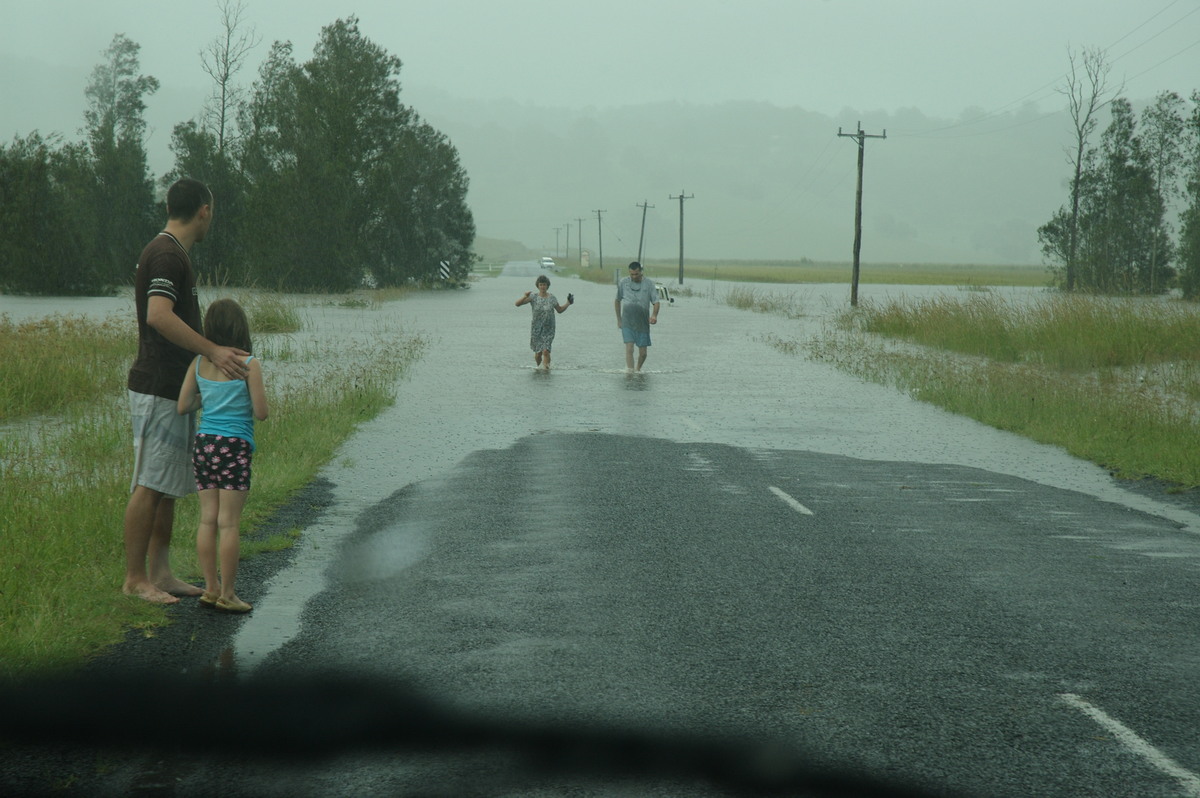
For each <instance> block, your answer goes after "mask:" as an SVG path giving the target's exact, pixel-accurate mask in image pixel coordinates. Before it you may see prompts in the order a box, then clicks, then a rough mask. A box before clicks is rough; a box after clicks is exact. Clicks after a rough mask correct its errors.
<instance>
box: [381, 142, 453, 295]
mask: <svg viewBox="0 0 1200 798" xmlns="http://www.w3.org/2000/svg"><path fill="white" fill-rule="evenodd" d="M372 182H373V184H374V185H373V186H372V189H371V195H372V196H374V197H377V198H379V200H380V202H379V203H378V205H377V206H376V213H375V215H374V218H373V220H372V223H371V224H372V228H373V237H376V236H377V237H378V240H379V242H380V243H381V245H382V247H381V250H380V255H381V257H380V258H379V259H378V260H377V261H376V262H375V266H374V268H373V270H372V276H373V277H374V278H375V279H376V281H377V282H378V283H379V284H380V285H400V284H403V283H405V282H408V281H412V280H416V281H422V280H427V279H430V278H431V277H432V276H433V274H432V272H433V270H434V268H436V266H437V264H440V263H441V262H442V261H445V262H446V263H448V264H449V266H450V278H451V279H452V280H454V281H456V282H458V281H461V280H463V279H465V277H466V276H467V274H468V273H469V271H470V268H471V266H472V264H473V263H474V262H475V260H476V258H475V256H474V255H473V254H472V252H471V245H472V243H473V242H474V240H475V221H474V218H473V217H472V215H471V212H470V210H468V208H467V202H466V197H467V188H468V183H469V181H468V178H467V174H466V171H465V170H464V169H463V168H462V166H461V164H460V163H459V159H458V152H457V150H455V149H454V146H453V145H452V144H451V143H450V141H449V139H448V138H447V137H446V136H445V135H444V134H443V133H441V132H440V131H438V130H435V129H434V128H433V127H431V126H430V125H428V124H426V123H424V122H422V121H420V120H414V122H413V124H411V125H409V126H408V127H406V129H405V130H404V133H403V137H402V139H401V141H400V142H399V146H398V147H396V148H395V149H394V150H393V151H392V157H391V158H390V159H388V160H387V161H386V162H385V163H384V164H382V165H381V168H378V169H376V170H375V172H374V173H373V176H372Z"/></svg>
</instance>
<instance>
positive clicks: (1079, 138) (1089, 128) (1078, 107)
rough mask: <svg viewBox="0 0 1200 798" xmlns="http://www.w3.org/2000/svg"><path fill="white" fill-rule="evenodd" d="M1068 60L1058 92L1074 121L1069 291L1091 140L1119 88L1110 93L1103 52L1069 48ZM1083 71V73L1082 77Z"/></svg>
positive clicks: (1074, 269)
mask: <svg viewBox="0 0 1200 798" xmlns="http://www.w3.org/2000/svg"><path fill="white" fill-rule="evenodd" d="M1067 60H1068V62H1069V63H1070V68H1069V70H1068V72H1067V83H1066V86H1064V87H1062V88H1061V89H1059V90H1058V91H1059V93H1060V94H1064V95H1066V97H1067V104H1068V110H1069V111H1070V113H1071V122H1072V124H1073V126H1074V128H1075V142H1074V144H1075V149H1074V152H1070V151H1069V152H1068V158H1069V160H1070V162H1071V164H1072V165H1073V166H1074V167H1075V175H1074V177H1073V178H1072V180H1071V221H1070V230H1069V232H1068V235H1067V263H1066V267H1067V279H1066V289H1067V291H1074V290H1075V282H1076V277H1077V272H1078V261H1077V256H1078V248H1079V201H1080V190H1081V185H1082V181H1083V163H1084V158H1085V157H1086V156H1087V148H1088V140H1089V139H1090V138H1091V135H1092V132H1093V131H1095V129H1096V125H1097V124H1099V120H1098V119H1097V118H1096V116H1097V114H1098V112H1099V111H1100V109H1101V108H1103V107H1104V106H1105V105H1106V104H1107V103H1108V102H1109V101H1111V99H1112V97H1113V95H1114V94H1116V92H1117V91H1119V89H1118V90H1116V91H1109V88H1108V72H1109V69H1110V66H1109V63H1108V56H1107V54H1106V53H1105V52H1104V50H1101V49H1099V48H1087V49H1084V50H1083V52H1082V53H1081V54H1079V55H1078V56H1077V55H1076V53H1075V52H1074V51H1073V50H1070V49H1068V50H1067ZM1080 70H1082V72H1083V74H1082V75H1081V74H1080Z"/></svg>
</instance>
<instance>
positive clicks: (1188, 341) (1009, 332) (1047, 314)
mask: <svg viewBox="0 0 1200 798" xmlns="http://www.w3.org/2000/svg"><path fill="white" fill-rule="evenodd" d="M861 315H862V322H861V323H862V325H863V329H865V330H866V331H867V332H873V333H880V334H882V335H886V336H889V337H893V338H900V339H903V340H907V341H912V342H914V343H920V344H925V345H928V346H934V347H938V348H941V349H948V350H951V351H954V352H962V353H964V354H970V355H980V356H983V357H988V358H991V359H993V360H1000V361H1004V362H1010V363H1016V362H1035V363H1043V364H1046V365H1049V366H1053V367H1055V368H1060V369H1070V370H1086V369H1095V368H1101V367H1108V366H1118V367H1119V366H1134V365H1146V364H1150V363H1163V362H1171V361H1180V360H1183V361H1189V362H1191V361H1198V360H1200V314H1198V313H1197V312H1196V308H1195V307H1193V306H1191V305H1185V304H1183V303H1179V302H1170V301H1166V300H1161V299H1113V298H1105V297H1081V296H1073V295H1063V294H1051V295H1046V296H1045V297H1044V298H1041V299H1039V300H1036V301H1032V302H1031V301H1027V300H1019V299H1018V300H1013V299H1004V298H1001V297H998V296H995V295H992V294H986V295H973V296H970V297H968V298H967V299H965V300H962V301H960V300H957V299H955V298H952V297H937V298H932V299H922V300H904V299H899V300H891V301H888V302H885V303H878V304H876V303H865V304H864V305H863V306H862V314H861Z"/></svg>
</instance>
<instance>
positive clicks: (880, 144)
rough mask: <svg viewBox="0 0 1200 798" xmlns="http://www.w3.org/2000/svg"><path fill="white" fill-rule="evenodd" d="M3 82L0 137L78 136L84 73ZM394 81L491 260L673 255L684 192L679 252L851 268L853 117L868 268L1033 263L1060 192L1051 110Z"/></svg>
mask: <svg viewBox="0 0 1200 798" xmlns="http://www.w3.org/2000/svg"><path fill="white" fill-rule="evenodd" d="M43 66H44V65H43ZM0 73H3V74H9V75H19V76H20V79H19V80H12V81H4V82H0V108H3V109H4V113H3V119H2V120H0V125H2V127H0V136H3V137H4V139H5V140H6V141H11V139H12V136H13V135H22V136H23V135H26V134H28V133H29V132H30V131H32V130H35V129H37V130H40V131H41V132H43V133H51V132H55V131H57V132H59V133H61V134H62V137H63V138H64V139H67V140H78V138H79V133H78V130H79V127H80V126H81V125H82V119H83V109H84V97H83V89H84V87H85V86H86V83H87V79H88V74H87V72H86V70H77V71H72V70H67V69H63V68H45V69H43V68H40V62H35V61H31V60H28V59H21V60H18V59H11V58H5V57H0ZM402 85H403V90H402V93H401V99H402V101H403V102H405V103H407V104H409V105H411V106H412V107H413V108H415V109H416V110H417V111H418V112H419V113H420V114H421V115H422V116H423V117H424V118H425V119H426V121H428V122H429V123H430V124H432V125H433V126H434V127H435V128H437V129H439V130H441V131H442V132H444V133H445V134H446V135H447V136H449V138H450V140H451V141H452V142H453V144H454V145H455V146H456V147H457V148H458V150H459V153H460V156H461V160H462V164H463V166H464V168H465V169H466V171H467V174H468V175H469V178H470V193H469V195H468V202H469V204H470V206H471V208H472V211H473V213H474V215H475V221H476V227H477V232H478V235H479V236H480V237H481V242H483V241H486V240H487V239H494V240H496V241H498V242H508V243H507V244H504V245H500V244H496V245H492V244H487V245H486V247H487V251H488V252H489V253H491V252H492V251H493V250H496V251H498V252H501V253H507V252H510V251H511V252H517V251H519V250H525V251H527V252H522V253H521V257H528V256H538V255H542V254H554V253H555V252H557V251H559V247H560V243H561V247H562V249H564V250H565V249H566V247H567V246H568V245H569V246H570V249H571V251H572V252H575V251H577V250H578V247H579V243H580V237H581V236H582V241H583V245H584V247H585V248H586V249H588V250H590V251H591V252H592V253H593V254H592V257H593V260H595V259H596V256H597V250H598V249H599V246H600V243H601V241H600V236H601V234H603V248H604V250H605V255H606V256H607V255H608V254H609V253H613V254H616V253H623V254H624V253H636V252H637V250H638V242H639V240H640V239H641V236H642V209H641V208H640V207H639V204H641V203H646V204H648V205H650V206H653V207H648V208H647V209H646V215H645V245H644V254H645V257H646V258H647V259H650V258H663V259H671V258H677V257H678V253H679V227H680V220H679V213H680V203H679V201H678V200H673V199H671V197H672V196H678V195H679V194H681V193H685V194H686V195H688V196H690V197H692V198H691V199H687V200H685V201H684V203H683V211H684V236H685V237H684V246H685V256H686V258H688V259H693V258H694V259H698V260H712V259H742V260H746V259H749V260H800V259H801V258H805V257H807V258H810V259H813V260H818V261H847V260H849V259H850V256H851V253H852V245H853V232H854V231H853V223H854V192H855V177H856V155H857V153H856V146H855V143H854V141H853V140H852V139H850V138H846V137H839V136H838V129H839V128H841V129H842V131H843V132H845V133H852V132H853V131H854V130H855V129H856V125H857V124H858V123H859V122H860V121H861V123H862V125H863V128H864V129H865V130H866V131H867V132H868V133H872V134H879V133H882V132H883V131H884V130H885V129H886V131H887V138H886V139H871V140H869V141H868V143H867V145H866V150H865V170H864V185H863V243H862V258H863V260H864V261H866V262H877V263H879V262H892V263H894V262H930V263H996V264H1010V263H1015V264H1036V263H1040V262H1041V255H1040V252H1039V251H1038V247H1037V228H1038V226H1040V225H1041V224H1043V223H1045V222H1046V221H1048V220H1049V219H1050V217H1051V216H1052V215H1053V213H1054V212H1055V210H1057V209H1058V208H1059V207H1060V206H1061V205H1062V204H1063V203H1064V202H1065V201H1066V199H1067V184H1066V181H1067V178H1068V175H1069V167H1068V165H1067V162H1066V158H1065V155H1064V152H1063V149H1064V146H1065V145H1066V144H1067V143H1068V142H1069V140H1070V125H1069V123H1068V118H1067V116H1066V114H1065V112H1063V111H1062V110H1057V109H1053V110H1052V112H1045V111H1046V110H1047V109H1041V110H1039V109H1037V108H1034V107H1025V108H1021V109H1017V110H1013V111H1010V112H1006V113H1003V114H993V115H986V114H983V113H982V112H981V111H979V110H974V111H972V110H967V111H964V113H963V114H962V115H961V116H960V118H959V119H932V118H929V117H926V116H925V115H924V114H922V113H921V112H920V111H919V110H917V109H902V110H899V111H895V112H882V111H867V112H858V111H853V110H847V111H844V112H843V113H841V114H839V115H838V116H837V117H830V116H826V115H823V114H818V113H813V112H811V111H806V110H804V109H802V108H797V107H789V108H781V107H778V106H774V105H770V104H767V103H758V102H729V103H720V104H713V105H689V104H682V103H661V104H654V105H640V106H624V107H616V108H588V109H584V110H570V109H564V108H556V107H553V106H551V105H549V104H548V105H547V106H546V107H535V106H530V105H523V104H520V103H515V102H511V101H472V100H463V99H460V98H454V97H450V96H449V95H447V94H445V93H444V92H442V91H440V90H437V89H431V88H428V87H417V86H408V85H407V84H404V83H403V81H402ZM203 98H204V90H203V89H202V88H197V87H163V88H162V89H161V90H160V91H159V92H158V93H157V94H155V95H154V96H153V97H152V98H151V99H150V103H149V108H148V109H147V121H148V123H149V130H148V142H147V151H148V155H149V160H150V167H151V169H152V170H153V171H154V172H155V174H162V173H163V172H164V171H166V170H167V169H168V168H169V166H170V163H171V154H170V152H169V149H168V146H167V145H168V142H169V138H170V130H171V128H172V127H173V126H174V124H176V123H178V122H181V121H185V120H187V119H189V118H191V117H193V116H195V114H196V113H197V112H198V110H199V108H200V105H201V103H202V102H203ZM981 118H982V119H981ZM1106 123H1107V122H1106V120H1104V121H1103V122H1102V124H1106ZM1097 140H1098V136H1097ZM597 210H601V211H603V213H602V214H600V215H599V218H597V214H596V211H597ZM568 226H569V230H568V229H566V228H567V227H568ZM489 256H490V255H489Z"/></svg>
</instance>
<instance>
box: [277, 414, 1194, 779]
mask: <svg viewBox="0 0 1200 798" xmlns="http://www.w3.org/2000/svg"><path fill="white" fill-rule="evenodd" d="M649 463H653V464H654V465H653V469H652V473H653V477H652V478H641V479H639V478H637V477H636V476H634V475H636V474H639V473H645V471H644V468H645V465H644V464H649ZM1197 558H1200V541H1197V540H1196V539H1195V538H1193V537H1191V536H1189V535H1187V534H1185V533H1180V532H1179V531H1178V530H1177V529H1176V528H1175V527H1174V526H1173V525H1172V524H1169V523H1167V522H1164V521H1161V520H1158V519H1154V518H1152V517H1148V516H1144V515H1141V514H1139V513H1133V512H1130V511H1128V510H1126V509H1124V508H1122V507H1120V506H1118V505H1112V504H1104V503H1098V502H1096V501H1094V500H1093V499H1091V498H1089V497H1086V496H1083V495H1080V494H1077V493H1068V492H1064V491H1060V490H1055V489H1051V488H1045V487H1041V486H1037V485H1034V484H1031V483H1029V482H1026V481H1023V480H1020V479H1016V478H1012V477H1004V476H997V475H994V474H989V473H987V472H983V471H979V470H974V469H969V468H963V467H957V466H914V465H912V464H906V463H893V462H872V461H863V460H855V459H850V458H845V457H840V456H835V455H818V454H811V453H805V452H780V451H770V450H768V451H757V452H750V451H746V450H743V449H739V448H736V447H729V446H724V445H715V444H677V443H673V442H669V441H662V440H654V439H649V438H644V437H623V436H613V435H608V434H603V433H549V434H543V435H533V436H529V437H527V438H524V439H522V440H520V441H518V442H517V443H516V444H515V445H514V446H512V447H510V448H507V449H504V450H498V451H487V452H478V453H476V454H474V455H472V456H470V457H468V458H467V459H466V460H465V461H464V462H463V463H461V464H460V465H459V466H458V467H457V468H455V469H454V470H453V472H452V473H451V474H450V475H449V476H447V477H446V478H445V479H441V480H437V481H436V482H435V483H430V484H423V485H417V486H412V487H410V488H407V489H405V490H402V491H400V492H399V493H397V494H395V495H394V496H392V497H390V498H389V499H388V500H386V501H385V502H384V503H383V504H382V505H381V506H380V507H378V508H376V509H375V510H374V511H373V512H371V513H370V514H368V515H367V516H366V517H365V518H364V519H363V521H362V523H361V524H360V527H359V529H358V530H357V533H356V534H355V535H354V536H353V540H352V542H350V543H349V544H348V545H347V547H346V548H345V550H344V551H343V554H342V556H341V558H340V561H339V564H338V565H337V566H336V567H335V569H334V574H333V576H332V580H331V581H332V582H333V583H334V584H335V587H333V588H332V589H330V590H327V591H325V592H324V593H322V595H321V596H320V597H318V598H317V599H316V600H314V601H313V602H312V603H311V605H310V607H309V608H308V611H307V612H306V615H305V617H306V628H305V630H304V632H303V633H302V634H301V635H299V636H298V637H297V638H295V639H294V640H293V641H291V642H290V643H288V644H287V645H285V646H284V647H283V648H282V649H281V650H280V651H279V652H278V653H277V654H276V655H275V656H274V657H272V659H271V660H270V661H269V662H268V664H267V666H266V667H267V670H272V669H275V668H277V669H279V671H280V672H281V674H282V673H283V672H286V671H287V670H288V669H289V668H291V667H295V666H296V665H297V664H299V663H303V664H304V667H308V666H311V664H312V663H339V665H340V667H342V668H344V669H346V670H348V671H350V672H353V673H357V674H361V675H370V676H371V677H373V678H374V679H376V680H380V681H390V680H394V681H395V682H396V683H397V684H407V685H415V686H416V687H417V688H418V689H419V690H420V691H421V692H422V693H424V694H427V695H431V696H434V697H435V698H437V699H438V700H439V701H442V702H446V703H449V704H452V705H454V706H457V707H460V708H464V709H468V710H471V711H483V712H485V713H487V714H489V715H498V716H508V717H514V718H527V717H534V718H539V719H542V720H554V721H561V722H564V723H567V724H572V723H575V724H582V725H584V726H586V725H588V724H595V723H601V724H603V725H605V726H618V727H626V728H642V727H645V726H652V727H655V728H663V727H666V728H672V729H679V730H682V731H691V732H707V731H721V732H726V733H737V734H739V735H749V736H768V737H770V738H772V739H779V740H786V741H788V742H789V743H791V744H795V745H796V746H798V747H799V749H800V750H802V751H803V752H804V755H805V756H806V757H810V758H811V760H810V761H811V762H813V763H816V764H821V765H825V766H830V767H833V766H837V767H843V768H846V767H848V768H850V769H852V770H854V771H856V772H864V773H871V774H875V775H879V776H887V777H893V778H899V779H900V780H901V781H902V782H904V783H910V784H915V785H918V786H922V787H929V788H931V789H932V788H935V787H936V788H940V789H942V790H947V791H949V792H950V793H951V794H962V795H993V796H1000V795H1003V796H1030V795H1055V796H1101V795H1138V796H1172V795H1185V794H1188V793H1187V792H1183V791H1181V786H1180V782H1179V780H1178V779H1175V778H1172V777H1170V776H1168V775H1166V774H1164V773H1163V772H1162V771H1161V770H1159V769H1157V768H1156V767H1155V766H1154V764H1152V763H1148V762H1147V761H1145V760H1144V758H1143V757H1141V756H1139V755H1138V754H1137V753H1135V752H1132V751H1130V750H1128V749H1126V748H1124V747H1123V746H1122V745H1121V744H1120V743H1119V742H1118V741H1117V740H1115V739H1114V737H1113V735H1112V733H1111V732H1109V731H1108V730H1106V729H1103V728H1101V727H1100V726H1098V725H1097V724H1096V722H1095V721H1094V720H1092V719H1090V718H1089V717H1087V716H1085V715H1084V714H1082V713H1081V711H1080V710H1079V709H1078V708H1075V707H1074V706H1073V705H1070V704H1068V703H1067V699H1065V698H1064V696H1080V697H1082V698H1083V699H1085V700H1086V701H1087V702H1089V704H1090V705H1092V706H1096V707H1099V708H1101V709H1102V710H1103V711H1104V712H1105V713H1107V714H1108V715H1109V716H1111V717H1114V718H1118V719H1120V720H1121V721H1122V722H1123V723H1124V724H1126V726H1128V727H1129V728H1131V729H1135V730H1136V732H1137V734H1138V735H1140V736H1141V737H1142V738H1143V739H1145V740H1148V741H1153V742H1154V744H1155V745H1156V746H1157V750H1158V751H1159V752H1160V753H1161V754H1162V755H1164V756H1168V757H1171V758H1172V759H1173V760H1174V761H1176V762H1177V763H1179V764H1181V765H1189V766H1190V767H1191V768H1193V769H1194V768H1196V767H1198V766H1200V759H1198V752H1200V730H1198V728H1197V725H1196V724H1195V722H1194V719H1195V709H1196V707H1197V706H1198V705H1200V703H1198V699H1200V695H1198V693H1197V688H1196V682H1195V676H1196V672H1197V665H1198V664H1200V661H1198V660H1197V657H1196V640H1195V636H1194V634H1193V633H1192V632H1194V624H1193V621H1194V618H1195V615H1194V613H1195V609H1196V606H1197V603H1196V599H1195V592H1196V591H1195V588H1196V563H1197ZM448 762H449V760H448V761H437V762H435V763H428V762H426V763H424V764H422V765H420V766H414V765H413V764H412V763H411V762H409V761H406V760H405V758H403V757H396V758H393V759H391V761H389V762H384V761H381V760H373V761H372V763H371V764H370V765H369V766H368V765H366V764H365V763H364V762H363V761H362V760H356V759H351V760H349V761H347V762H343V763H339V764H335V765H333V766H329V767H323V768H321V769H319V770H317V771H316V772H309V771H302V772H301V773H292V774H291V775H290V776H289V777H281V775H280V774H279V773H273V774H272V776H271V779H270V783H271V784H272V785H273V786H274V787H275V788H278V787H280V786H284V785H288V787H287V788H288V789H294V788H300V787H311V786H312V785H314V784H316V785H320V787H319V788H318V791H319V792H325V791H335V788H337V787H339V786H341V785H346V784H363V785H364V786H367V787H368V789H375V788H379V787H385V789H386V791H388V792H391V793H392V794H421V791H422V790H428V789H429V788H430V787H431V786H432V785H437V787H438V788H439V789H440V790H442V791H443V792H442V793H438V794H446V795H454V794H460V790H462V791H467V790H468V789H469V788H472V787H477V786H478V785H477V782H476V780H475V777H476V773H475V772H473V771H472V770H470V769H468V770H467V771H465V772H461V773H455V771H454V768H453V767H452V765H450V764H448ZM456 779H457V780H459V782H458V783H456ZM501 784H503V785H504V788H503V790H501V791H500V792H499V793H498V794H505V795H508V794H511V795H520V794H527V793H526V792H524V790H527V789H529V787H530V785H529V784H528V783H522V782H519V781H517V782H516V783H512V782H505V781H501ZM534 784H535V785H536V784H537V782H536V781H535V782H534ZM541 786H543V788H544V785H541ZM278 794H287V793H286V792H280V793H278ZM545 794H572V793H569V792H566V793H558V792H554V791H549V792H546V793H545ZM600 794H604V793H600ZM633 794H637V793H636V792H635V793H633ZM665 794H673V793H670V792H667V793H665ZM684 794H687V793H684ZM702 794H706V793H702Z"/></svg>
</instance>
